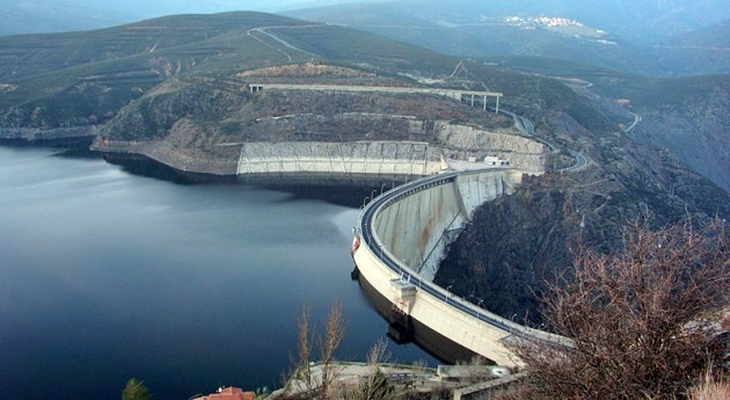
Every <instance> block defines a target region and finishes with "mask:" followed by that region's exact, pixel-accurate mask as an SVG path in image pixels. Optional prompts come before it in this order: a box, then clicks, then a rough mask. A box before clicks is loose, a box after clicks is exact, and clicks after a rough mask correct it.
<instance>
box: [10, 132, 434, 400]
mask: <svg viewBox="0 0 730 400" xmlns="http://www.w3.org/2000/svg"><path fill="white" fill-rule="evenodd" d="M59 152H60V150H52V149H34V148H13V147H2V146H0V398H2V399H35V398H42V397H54V398H58V399H112V398H119V397H120V396H121V391H122V389H123V388H124V384H125V383H126V381H127V380H128V379H129V378H132V377H135V378H138V379H141V380H143V381H144V382H145V384H146V385H147V386H148V387H149V389H150V390H151V391H152V393H153V394H154V397H155V398H156V399H182V400H184V399H188V398H189V397H190V396H192V395H195V394H198V393H206V394H207V393H211V392H213V391H215V389H216V388H218V386H220V385H233V386H239V387H242V388H244V389H249V390H253V389H256V388H261V387H264V386H268V387H269V388H276V387H279V386H280V384H281V375H282V373H283V372H285V371H286V370H287V369H288V366H289V365H290V362H289V356H290V354H292V355H293V354H295V353H296V337H297V331H298V327H297V319H298V317H299V315H300V314H301V310H302V306H303V305H304V304H309V305H310V306H311V308H312V310H313V314H314V319H315V320H316V322H317V323H320V324H321V323H323V322H324V320H325V319H326V314H327V312H328V311H329V307H330V306H331V304H332V303H333V302H335V301H336V300H338V299H339V300H341V301H342V303H343V305H344V309H345V314H346V316H347V320H348V334H347V337H346V338H345V340H344V343H343V345H342V348H341V351H340V355H339V358H340V359H343V360H364V359H365V357H366V354H367V351H368V350H369V349H370V347H371V346H372V345H373V344H374V343H375V342H376V341H377V340H378V339H379V338H381V337H385V333H386V332H387V323H386V322H385V320H383V319H382V318H381V317H380V316H379V315H378V314H377V313H376V312H375V311H374V310H373V309H372V307H371V306H370V305H369V303H368V300H367V299H366V298H365V297H364V296H363V294H362V292H361V289H360V287H359V285H358V284H357V282H353V281H351V280H350V275H349V273H350V271H351V270H352V268H353V263H352V259H351V258H350V254H349V249H350V244H351V240H352V236H351V228H352V226H353V225H354V223H355V221H356V218H357V216H358V210H357V209H356V208H353V207H357V205H356V204H355V205H351V206H341V205H335V204H333V203H331V202H326V201H323V200H315V199H306V198H302V197H301V196H295V195H293V194H291V193H287V192H283V191H271V190H264V189H260V188H256V187H253V186H249V185H243V184H231V183H208V184H195V185H182V184H176V183H172V182H169V181H164V180H158V179H153V178H149V177H145V176H140V175H134V174H130V173H128V172H125V171H124V170H123V169H122V168H121V167H119V166H116V165H111V164H108V163H106V162H105V161H103V160H102V159H99V158H69V157H59V156H58V153H59ZM340 202H341V201H340ZM389 350H390V351H391V353H392V354H393V355H392V359H394V360H397V361H400V362H412V361H417V360H425V361H426V362H427V363H428V364H430V365H435V364H436V361H435V360H434V359H433V358H432V357H431V356H429V355H428V354H427V353H425V352H424V351H422V350H421V349H420V348H418V347H416V346H415V345H413V344H409V345H403V346H397V345H395V344H394V343H392V342H391V343H390V344H389Z"/></svg>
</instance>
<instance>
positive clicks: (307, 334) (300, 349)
mask: <svg viewBox="0 0 730 400" xmlns="http://www.w3.org/2000/svg"><path fill="white" fill-rule="evenodd" d="M311 322H312V307H311V306H310V305H309V304H305V305H304V306H303V307H302V314H301V315H300V316H299V337H298V343H297V353H298V356H297V358H298V359H297V361H296V362H294V363H293V364H294V365H295V371H296V373H297V374H298V375H299V376H298V378H299V380H301V381H303V382H304V384H305V385H306V387H307V388H308V389H310V390H311V389H312V386H313V385H312V370H311V368H310V362H311V361H312V328H311V326H310V324H311Z"/></svg>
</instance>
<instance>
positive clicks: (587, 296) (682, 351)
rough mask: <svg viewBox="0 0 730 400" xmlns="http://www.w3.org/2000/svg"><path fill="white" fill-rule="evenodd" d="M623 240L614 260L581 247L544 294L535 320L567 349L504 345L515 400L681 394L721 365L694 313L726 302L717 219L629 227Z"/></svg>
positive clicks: (729, 256) (726, 271)
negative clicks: (564, 340)
mask: <svg viewBox="0 0 730 400" xmlns="http://www.w3.org/2000/svg"><path fill="white" fill-rule="evenodd" d="M625 237H626V240H625V246H624V251H623V252H622V253H621V254H618V255H602V254H597V253H596V252H594V251H591V250H588V249H583V250H581V251H580V252H579V254H578V256H577V259H576V262H575V271H574V276H573V277H572V279H565V280H564V281H562V282H557V283H555V284H552V285H551V287H550V293H551V294H550V295H549V296H548V298H547V299H545V304H544V313H545V320H546V321H547V322H548V324H549V326H550V328H551V329H552V330H553V331H554V332H556V333H558V334H561V335H563V336H566V337H568V338H570V339H572V341H573V346H572V347H570V348H566V347H562V346H560V345H550V344H546V343H533V342H529V341H527V340H518V341H516V342H515V343H513V344H511V345H510V346H511V347H512V348H513V350H514V351H515V353H516V354H517V355H518V356H519V357H520V358H521V359H522V360H523V361H524V362H525V363H526V364H527V370H528V371H530V372H531V374H532V379H531V380H530V382H531V384H530V388H529V390H527V391H526V392H525V393H524V394H525V395H528V396H529V397H525V398H570V399H585V398H596V399H639V398H671V397H675V396H680V397H681V396H683V395H685V394H686V393H687V391H688V388H690V387H691V386H692V383H693V380H694V378H695V377H697V376H699V375H700V374H701V373H702V371H704V370H706V369H707V368H709V367H710V366H711V365H712V364H713V363H717V362H718V360H720V359H721V357H722V354H721V353H722V346H718V345H717V343H716V342H717V341H716V340H713V339H714V338H715V337H716V336H717V332H716V331H713V330H712V329H709V328H710V325H711V324H710V322H709V321H706V320H704V319H703V316H704V315H707V314H709V313H713V312H715V313H716V312H718V311H719V310H720V309H722V307H724V306H726V305H727V304H728V300H730V299H729V296H730V290H729V289H730V285H729V284H730V244H729V242H728V237H727V235H726V232H725V223H724V221H719V220H716V221H714V222H712V223H710V224H709V225H708V226H706V227H705V228H702V229H697V228H696V227H694V226H693V225H692V224H691V222H690V221H687V222H685V223H684V224H680V225H676V226H673V227H669V228H665V229H662V230H658V231H650V230H649V229H647V228H646V227H644V226H643V225H638V224H637V225H634V226H632V227H631V229H629V230H628V232H627V235H626V236H625Z"/></svg>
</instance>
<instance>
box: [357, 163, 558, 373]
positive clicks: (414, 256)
mask: <svg viewBox="0 0 730 400" xmlns="http://www.w3.org/2000/svg"><path fill="white" fill-rule="evenodd" d="M521 176H522V171H518V170H490V171H472V172H464V173H460V174H459V173H448V174H443V175H437V176H432V177H428V178H423V179H421V180H419V181H415V182H411V183H408V184H405V185H402V186H399V187H398V188H395V189H394V190H392V191H390V192H387V193H386V194H385V195H383V196H380V197H378V198H376V199H375V200H374V201H372V202H371V203H370V204H368V206H367V207H366V208H365V209H364V210H363V212H362V214H361V217H360V220H359V221H358V225H357V226H356V231H355V242H354V245H353V259H354V261H355V264H356V266H357V269H358V271H359V273H360V277H361V279H364V280H365V281H366V282H367V284H368V285H369V286H370V287H372V288H373V290H375V291H376V292H377V293H378V294H379V295H380V296H382V297H384V298H385V299H387V302H388V303H390V304H391V305H392V312H391V316H390V318H389V319H390V320H391V322H392V323H394V324H397V325H400V327H399V328H398V330H399V331H402V330H408V329H410V328H411V327H412V326H413V325H419V326H425V327H427V328H429V329H430V330H432V331H435V332H436V333H438V334H439V335H440V336H441V337H443V338H445V339H446V340H448V341H450V342H453V343H455V344H457V345H458V346H461V347H462V348H464V349H466V350H468V351H469V352H471V353H472V354H478V355H481V356H483V357H486V358H488V359H490V360H492V361H494V362H496V363H497V364H500V365H506V366H517V365H519V364H520V361H519V360H518V359H516V358H515V357H514V356H513V355H512V354H511V353H510V351H509V349H508V348H507V347H506V346H505V342H506V341H507V340H509V338H511V337H513V336H515V335H519V336H522V337H528V338H533V339H536V340H549V341H557V342H561V343H562V342H565V339H564V338H562V337H559V336H555V335H550V334H548V333H546V332H542V331H538V330H534V329H530V328H526V327H524V326H521V325H519V324H516V323H514V322H512V321H509V320H507V319H504V318H502V317H500V316H498V315H496V314H493V313H491V312H489V311H488V310H484V309H482V308H479V307H477V306H476V305H474V304H472V303H469V302H467V301H464V300H463V299H460V298H457V297H455V296H454V295H453V294H451V293H449V292H448V291H447V290H444V289H443V288H441V287H439V286H438V285H436V284H434V283H433V282H432V280H433V275H434V274H435V272H436V270H437V268H438V263H439V261H440V258H441V256H442V254H443V250H444V248H445V246H446V245H447V244H448V242H449V240H450V238H449V232H452V231H454V230H457V229H459V228H460V227H461V225H462V224H463V223H464V222H466V221H467V220H468V219H469V217H470V215H471V213H472V211H473V210H474V209H475V208H476V207H477V206H478V205H480V204H482V203H483V202H484V201H489V200H492V199H494V198H496V197H498V196H500V195H503V194H508V193H510V192H511V191H512V190H513V189H514V188H515V186H516V185H517V184H518V183H519V182H520V180H521Z"/></svg>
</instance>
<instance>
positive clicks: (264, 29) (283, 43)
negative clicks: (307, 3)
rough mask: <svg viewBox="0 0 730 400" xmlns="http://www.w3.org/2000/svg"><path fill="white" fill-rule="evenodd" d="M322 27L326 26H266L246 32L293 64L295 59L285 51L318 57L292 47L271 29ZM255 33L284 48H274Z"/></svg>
mask: <svg viewBox="0 0 730 400" xmlns="http://www.w3.org/2000/svg"><path fill="white" fill-rule="evenodd" d="M322 26H324V25H322V24H310V25H280V26H265V27H261V28H251V29H249V30H248V31H246V34H247V35H248V36H251V37H252V38H254V39H256V40H258V41H259V42H261V43H263V44H264V45H265V46H266V47H269V48H272V49H274V50H276V51H278V52H280V53H282V54H284V56H286V58H287V61H289V62H291V61H292V60H293V58H292V56H291V54H289V53H288V52H287V51H286V50H285V49H290V50H294V51H298V52H300V53H303V54H306V55H308V56H310V57H317V56H316V55H314V54H312V53H310V52H308V51H306V50H302V49H300V48H299V47H296V46H294V45H292V44H291V43H289V42H287V41H286V40H284V39H282V38H280V37H278V36H276V35H275V34H273V33H271V32H269V30H271V29H299V28H319V27H322ZM254 32H255V33H260V34H262V35H266V36H268V37H269V38H271V39H272V40H274V41H275V42H277V43H279V44H281V46H283V48H282V47H279V46H272V45H271V44H269V43H267V42H265V41H264V40H262V39H261V38H259V37H258V36H256V35H255V34H254Z"/></svg>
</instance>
